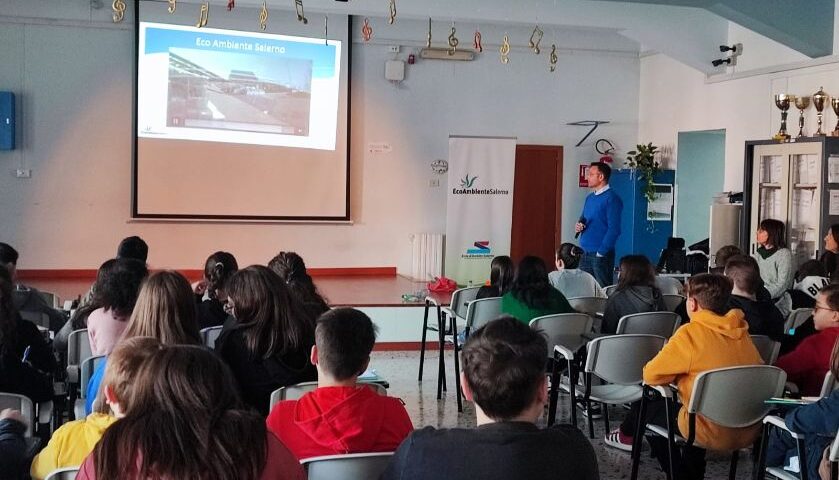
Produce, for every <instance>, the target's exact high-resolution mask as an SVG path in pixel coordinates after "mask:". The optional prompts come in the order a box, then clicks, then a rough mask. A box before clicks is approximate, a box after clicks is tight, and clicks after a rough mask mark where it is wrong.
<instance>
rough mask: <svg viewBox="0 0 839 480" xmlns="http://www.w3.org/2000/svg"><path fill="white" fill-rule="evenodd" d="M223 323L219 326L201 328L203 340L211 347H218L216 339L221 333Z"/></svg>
mask: <svg viewBox="0 0 839 480" xmlns="http://www.w3.org/2000/svg"><path fill="white" fill-rule="evenodd" d="M222 328H224V327H222V326H221V325H219V326H217V327H207V328H202V329H201V341H202V342H203V343H204V345H205V346H207V347H209V348H216V340H218V337H219V335H221V329H222Z"/></svg>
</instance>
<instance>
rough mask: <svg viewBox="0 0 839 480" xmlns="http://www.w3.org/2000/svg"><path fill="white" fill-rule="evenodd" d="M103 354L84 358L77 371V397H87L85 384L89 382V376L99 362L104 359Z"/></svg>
mask: <svg viewBox="0 0 839 480" xmlns="http://www.w3.org/2000/svg"><path fill="white" fill-rule="evenodd" d="M105 358H107V357H106V356H105V355H97V356H95V357H89V358H86V359H85V360H84V361H83V362H82V365H81V371H80V373H79V379H80V380H79V397H80V398H87V384H88V383H90V377H92V376H93V372H95V371H96V369H97V368H98V367H99V364H100V363H102V362H104V361H105Z"/></svg>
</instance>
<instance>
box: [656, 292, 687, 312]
mask: <svg viewBox="0 0 839 480" xmlns="http://www.w3.org/2000/svg"><path fill="white" fill-rule="evenodd" d="M661 299H662V300H664V306H665V307H667V311H668V312H675V311H676V309H677V308H678V307H679V305H681V304H682V302H684V301H685V296H684V295H678V294H671V293H667V294H664V295H662V296H661Z"/></svg>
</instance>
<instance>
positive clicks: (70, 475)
mask: <svg viewBox="0 0 839 480" xmlns="http://www.w3.org/2000/svg"><path fill="white" fill-rule="evenodd" d="M77 473H79V467H68V468H59V469H58V470H53V471H51V472H50V473H49V475H47V476H46V478H44V480H75V478H76V474H77Z"/></svg>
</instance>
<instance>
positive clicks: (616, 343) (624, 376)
mask: <svg viewBox="0 0 839 480" xmlns="http://www.w3.org/2000/svg"><path fill="white" fill-rule="evenodd" d="M665 342H666V340H665V338H664V337H662V336H659V335H640V334H638V335H636V334H624V335H609V336H606V337H599V338H595V339H594V340H592V341H590V342H589V343H588V344H587V345H586V363H585V366H584V367H583V374H584V378H585V382H584V386H580V385H577V382H576V378H577V373H576V368H574V352H573V351H571V350H569V349H567V348H565V347H562V346H557V347H555V355H554V359H555V360H554V361H556V360H557V359H558V358H560V357H562V358H565V360H567V361H568V364H569V366H570V372H571V375H570V377H571V382H570V385H574V391H573V392H572V394H571V405H572V407H571V408H572V410H571V411H572V418H571V423H573V424H574V426H575V427H576V426H577V417H576V407H574V405H575V403H576V399H577V396H578V395H582V400H583V402H585V404H586V408H587V409H588V410H589V411H591V406H592V403H594V402H597V403H600V404H601V405H603V423H604V425H605V426H606V431H609V409H608V407H607V405H621V404H624V403H631V402H634V401H636V400H638V399H640V398H641V393H642V389H641V382H642V381H643V378H644V376H643V370H644V365H646V364H647V362H649V361H650V360H652V359H653V357H655V356H656V355H658V352H659V351H661V349H662V348H663V347H664V343H665ZM594 377H597V378H599V379H601V380H603V381H605V382H607V383H605V384H603V385H593V380H594ZM558 387H559V386H558V385H551V388H552V389H557V388H558ZM555 396H556V393H555V392H552V393H551V400H552V401H553V400H554V397H555ZM555 408H556V403H555V402H554V404H553V405H550V406H549V409H550V410H554V409H555ZM588 432H589V437H590V438H594V421H593V420H592V415H589V416H588Z"/></svg>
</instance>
